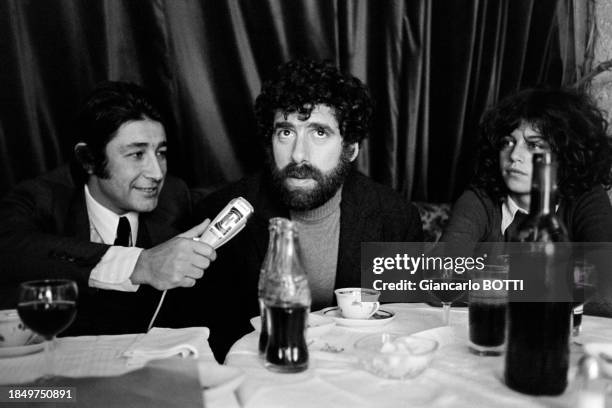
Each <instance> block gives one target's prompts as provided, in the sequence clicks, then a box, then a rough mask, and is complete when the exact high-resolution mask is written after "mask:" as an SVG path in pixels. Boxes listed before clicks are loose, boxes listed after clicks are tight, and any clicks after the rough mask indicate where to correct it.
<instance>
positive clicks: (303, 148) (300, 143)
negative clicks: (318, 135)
mask: <svg viewBox="0 0 612 408" xmlns="http://www.w3.org/2000/svg"><path fill="white" fill-rule="evenodd" d="M309 153H310V148H309V146H308V140H307V138H306V137H305V135H303V134H298V135H297V136H296V138H295V142H294V144H293V151H292V152H291V159H292V160H293V162H295V163H302V162H304V161H308V157H309Z"/></svg>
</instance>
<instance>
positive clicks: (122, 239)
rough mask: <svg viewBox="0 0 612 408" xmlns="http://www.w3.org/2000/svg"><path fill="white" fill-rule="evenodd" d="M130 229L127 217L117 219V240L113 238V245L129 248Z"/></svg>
mask: <svg viewBox="0 0 612 408" xmlns="http://www.w3.org/2000/svg"><path fill="white" fill-rule="evenodd" d="M131 232H132V229H131V228H130V222H129V221H128V219H127V217H121V218H119V225H118V226H117V238H115V242H114V245H118V246H125V247H126V246H130V234H131Z"/></svg>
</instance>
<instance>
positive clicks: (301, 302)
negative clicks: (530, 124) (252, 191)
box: [260, 218, 311, 373]
mask: <svg viewBox="0 0 612 408" xmlns="http://www.w3.org/2000/svg"><path fill="white" fill-rule="evenodd" d="M272 222H274V227H273V228H272V229H273V230H274V231H275V233H274V234H273V235H274V239H273V240H272V238H270V244H271V245H270V246H269V247H268V254H267V255H266V261H264V266H265V267H266V268H267V270H266V271H265V273H264V277H263V282H262V290H261V292H260V304H263V309H264V314H265V324H266V333H267V337H268V339H267V344H266V346H265V352H264V365H265V366H266V368H267V369H269V370H271V371H276V372H283V373H295V372H299V371H303V370H305V369H306V368H308V347H307V346H306V338H305V333H306V325H307V322H308V314H309V312H310V303H311V296H310V288H309V286H308V280H307V278H306V273H305V271H304V267H303V264H302V260H301V257H300V249H299V245H298V235H297V229H296V226H295V224H294V223H293V222H291V221H290V220H288V219H284V218H281V219H273V220H272V221H271V226H272ZM271 233H272V231H271ZM272 241H274V242H272ZM260 340H261V339H260Z"/></svg>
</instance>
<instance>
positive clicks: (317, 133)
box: [314, 127, 328, 138]
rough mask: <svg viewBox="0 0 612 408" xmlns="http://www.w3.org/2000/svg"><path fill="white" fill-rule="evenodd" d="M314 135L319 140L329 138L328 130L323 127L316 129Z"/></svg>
mask: <svg viewBox="0 0 612 408" xmlns="http://www.w3.org/2000/svg"><path fill="white" fill-rule="evenodd" d="M314 135H315V137H317V138H324V137H327V135H328V133H327V130H325V129H324V128H322V127H319V128H316V129H315V131H314Z"/></svg>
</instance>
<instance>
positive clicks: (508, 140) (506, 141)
mask: <svg viewBox="0 0 612 408" xmlns="http://www.w3.org/2000/svg"><path fill="white" fill-rule="evenodd" d="M515 143H516V142H515V141H514V138H513V137H510V136H504V137H502V139H501V140H500V141H499V148H500V149H501V150H504V149H507V148H509V147H512V146H514V145H515Z"/></svg>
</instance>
